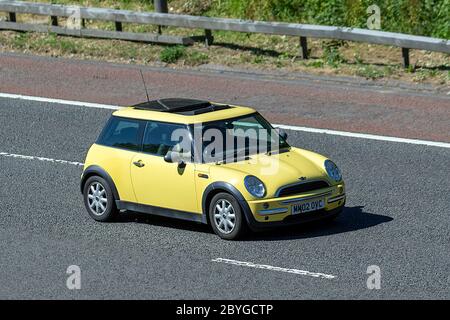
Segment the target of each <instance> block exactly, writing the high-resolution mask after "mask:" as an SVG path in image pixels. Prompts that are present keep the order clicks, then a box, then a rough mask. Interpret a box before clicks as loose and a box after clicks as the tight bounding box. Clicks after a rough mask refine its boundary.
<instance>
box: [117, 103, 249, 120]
mask: <svg viewBox="0 0 450 320" xmlns="http://www.w3.org/2000/svg"><path fill="white" fill-rule="evenodd" d="M254 112H256V111H255V110H254V109H252V108H248V107H240V106H235V105H228V104H222V103H214V102H210V101H206V100H196V99H183V98H168V99H160V100H152V101H147V102H143V103H139V104H136V105H133V106H130V107H127V108H122V109H119V110H118V111H115V112H114V113H113V115H114V116H119V117H125V118H133V119H141V120H154V121H163V122H173V123H184V124H193V123H200V122H210V121H216V120H221V119H229V118H234V117H239V116H243V115H246V114H251V113H254Z"/></svg>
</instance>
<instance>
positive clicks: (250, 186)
mask: <svg viewBox="0 0 450 320" xmlns="http://www.w3.org/2000/svg"><path fill="white" fill-rule="evenodd" d="M244 185H245V187H246V188H247V191H248V192H249V193H250V194H251V195H252V196H254V197H257V198H262V197H264V195H265V193H266V188H265V187H264V183H262V181H261V180H259V179H258V178H257V177H255V176H246V177H245V179H244Z"/></svg>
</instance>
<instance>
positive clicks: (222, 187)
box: [202, 181, 253, 224]
mask: <svg viewBox="0 0 450 320" xmlns="http://www.w3.org/2000/svg"><path fill="white" fill-rule="evenodd" d="M221 192H226V193H228V194H231V195H232V196H233V197H235V198H236V200H237V201H238V203H239V205H240V206H241V209H242V212H243V214H244V216H245V220H246V221H247V224H250V223H251V222H252V218H253V216H252V213H251V211H250V207H249V206H248V203H247V201H246V200H245V198H244V197H243V196H242V194H241V192H240V191H239V190H238V189H237V188H236V187H235V186H233V185H232V184H231V183H228V182H221V181H218V182H213V183H211V184H210V185H208V186H207V187H206V189H205V191H204V192H203V196H202V211H203V214H204V215H205V216H206V219H207V221H208V223H210V221H209V212H208V211H209V205H210V203H211V200H212V198H213V197H214V196H215V195H216V194H218V193H221Z"/></svg>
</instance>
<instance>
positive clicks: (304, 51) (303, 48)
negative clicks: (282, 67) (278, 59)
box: [300, 37, 308, 59]
mask: <svg viewBox="0 0 450 320" xmlns="http://www.w3.org/2000/svg"><path fill="white" fill-rule="evenodd" d="M300 57H301V58H302V59H308V40H307V39H306V37H300Z"/></svg>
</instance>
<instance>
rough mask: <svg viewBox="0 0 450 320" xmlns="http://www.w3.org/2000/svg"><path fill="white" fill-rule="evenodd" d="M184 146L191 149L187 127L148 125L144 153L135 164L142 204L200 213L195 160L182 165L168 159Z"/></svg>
mask: <svg viewBox="0 0 450 320" xmlns="http://www.w3.org/2000/svg"><path fill="white" fill-rule="evenodd" d="M180 132H182V135H183V137H182V138H180ZM180 145H189V146H190V134H189V131H188V129H187V126H185V125H181V124H173V123H164V122H156V121H149V122H148V123H147V127H146V129H145V133H144V139H143V147H142V153H139V154H137V155H136V156H135V157H134V158H133V160H132V165H131V179H132V183H133V187H134V192H135V195H136V198H137V200H138V203H140V204H144V205H150V206H156V207H161V208H168V209H175V210H180V211H186V212H194V213H200V211H199V209H198V206H197V194H196V189H195V180H194V171H195V164H194V163H193V161H191V159H185V161H184V162H183V164H182V165H180V164H179V163H178V162H166V161H165V160H164V156H165V155H166V154H167V152H168V151H172V150H173V149H174V148H179V147H180Z"/></svg>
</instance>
